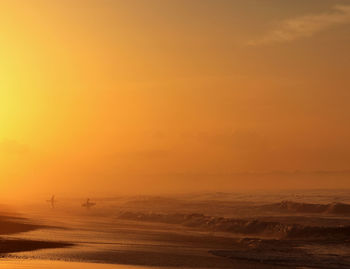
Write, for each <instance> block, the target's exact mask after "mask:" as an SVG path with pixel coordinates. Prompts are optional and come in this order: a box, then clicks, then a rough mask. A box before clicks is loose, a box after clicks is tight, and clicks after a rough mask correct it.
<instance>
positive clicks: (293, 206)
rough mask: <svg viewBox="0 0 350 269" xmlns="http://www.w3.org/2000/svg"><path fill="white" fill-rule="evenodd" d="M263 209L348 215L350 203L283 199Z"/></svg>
mask: <svg viewBox="0 0 350 269" xmlns="http://www.w3.org/2000/svg"><path fill="white" fill-rule="evenodd" d="M262 209H267V210H271V211H276V212H282V213H283V212H288V213H291V212H293V213H315V214H335V215H348V214H350V205H349V204H344V203H331V204H309V203H297V202H292V201H282V202H280V203H275V204H270V205H265V206H262Z"/></svg>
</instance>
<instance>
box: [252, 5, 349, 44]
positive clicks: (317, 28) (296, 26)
mask: <svg viewBox="0 0 350 269" xmlns="http://www.w3.org/2000/svg"><path fill="white" fill-rule="evenodd" d="M347 23H350V5H336V6H335V7H333V8H332V10H330V11H329V12H327V13H321V14H310V15H306V16H301V17H297V18H293V19H289V20H285V21H282V22H280V23H279V24H278V25H277V26H276V28H275V29H273V30H271V31H269V32H268V33H266V34H265V35H264V36H263V37H261V38H258V39H256V40H251V41H250V42H249V45H252V46H257V45H264V44H272V43H283V42H289V41H293V40H297V39H300V38H305V37H310V36H312V35H314V34H316V33H319V32H321V31H323V30H326V29H329V28H331V27H333V26H336V25H341V24H347Z"/></svg>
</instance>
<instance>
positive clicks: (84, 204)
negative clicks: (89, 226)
mask: <svg viewBox="0 0 350 269" xmlns="http://www.w3.org/2000/svg"><path fill="white" fill-rule="evenodd" d="M94 205H96V203H92V202H90V198H87V199H86V202H85V203H83V204H82V205H81V206H82V207H86V209H90V208H91V207H93V206H94Z"/></svg>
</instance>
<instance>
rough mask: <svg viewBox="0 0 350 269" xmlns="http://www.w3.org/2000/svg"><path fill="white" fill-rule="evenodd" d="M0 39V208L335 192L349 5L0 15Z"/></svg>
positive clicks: (45, 6)
mask: <svg viewBox="0 0 350 269" xmlns="http://www.w3.org/2000/svg"><path fill="white" fill-rule="evenodd" d="M0 31H1V35H0V59H1V61H0V165H1V167H0V180H1V183H0V184H1V188H0V194H1V195H2V196H9V197H11V196H13V195H14V194H18V193H20V194H21V195H22V194H24V193H26V194H28V195H32V194H33V193H50V194H51V193H53V192H58V193H60V192H61V193H62V192H65V193H67V192H68V193H79V194H85V193H90V194H94V193H106V194H107V193H108V194H114V193H122V194H124V193H138V194H139V193H155V192H173V191H194V190H205V191H208V190H212V191H216V190H226V191H229V190H241V189H252V188H267V189H269V188H311V187H326V188H330V187H350V183H349V182H350V181H349V180H348V178H349V176H350V173H349V172H347V170H350V165H349V164H350V139H349V138H350V127H349V126H350V125H349V122H350V105H349V100H350V99H349V98H350V92H349V88H350V76H349V75H350V74H349V70H350V49H349V48H350V3H349V2H348V1H345V0H344V1H336V0H309V1H302V0H295V1H280V0H268V1H258V0H235V1H229V0H193V1H185V0H177V1H175V0H174V1H164V0H132V1H128V0H120V1H110V0H74V1H68V0H52V1H40V0H37V1H36V0H22V1H21V0H4V1H1V3H0ZM295 171H298V172H295ZM319 171H322V172H319Z"/></svg>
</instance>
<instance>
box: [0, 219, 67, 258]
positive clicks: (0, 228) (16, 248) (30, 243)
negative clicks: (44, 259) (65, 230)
mask: <svg viewBox="0 0 350 269" xmlns="http://www.w3.org/2000/svg"><path fill="white" fill-rule="evenodd" d="M41 228H48V227H47V226H42V225H37V224H31V223H29V222H28V220H26V219H24V218H18V217H10V216H0V235H11V234H17V233H23V232H29V231H34V230H37V229H41ZM68 246H71V244H69V243H62V242H49V241H34V240H22V239H8V238H6V239H5V238H1V237H0V255H5V254H8V253H14V252H21V251H33V250H38V249H47V248H62V247H68Z"/></svg>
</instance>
